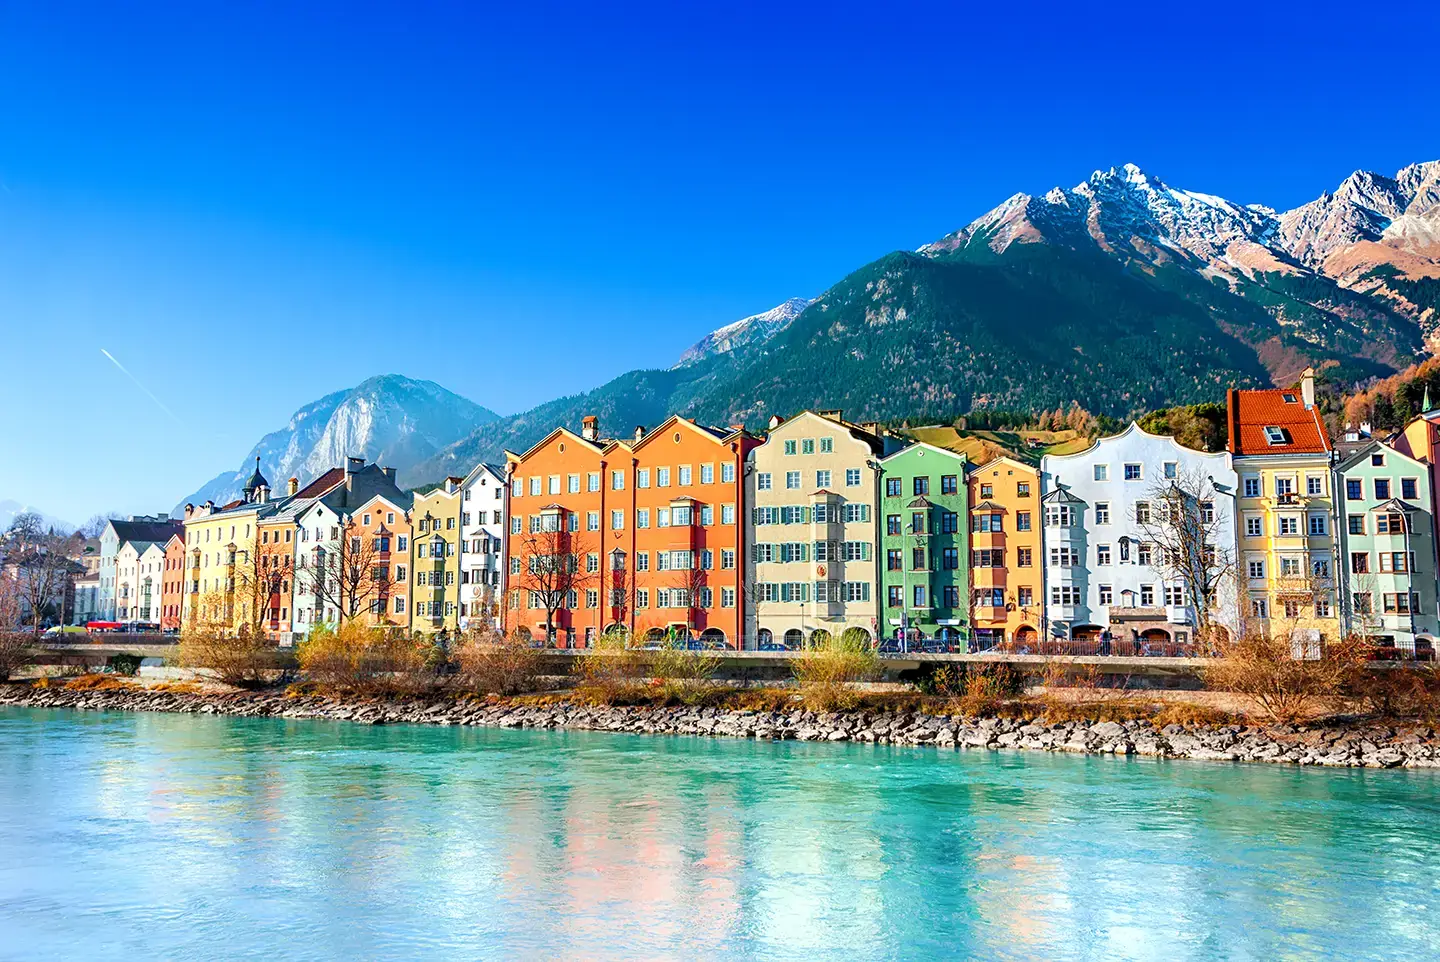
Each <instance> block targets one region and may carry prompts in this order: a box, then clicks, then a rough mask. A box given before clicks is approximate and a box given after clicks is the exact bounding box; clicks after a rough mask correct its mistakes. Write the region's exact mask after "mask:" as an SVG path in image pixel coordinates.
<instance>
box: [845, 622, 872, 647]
mask: <svg viewBox="0 0 1440 962" xmlns="http://www.w3.org/2000/svg"><path fill="white" fill-rule="evenodd" d="M840 645H841V647H843V648H845V649H846V650H848V651H864V650H866V649H868V648H869V647H870V645H871V639H870V632H868V631H866V630H865V629H864V628H859V627H855V628H846V629H845V630H844V631H843V632H841V634H840Z"/></svg>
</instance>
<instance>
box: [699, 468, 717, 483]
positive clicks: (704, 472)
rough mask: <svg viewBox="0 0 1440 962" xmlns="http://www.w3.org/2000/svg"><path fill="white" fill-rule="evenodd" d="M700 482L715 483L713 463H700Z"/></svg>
mask: <svg viewBox="0 0 1440 962" xmlns="http://www.w3.org/2000/svg"><path fill="white" fill-rule="evenodd" d="M700 483H701V484H714V483H715V465H713V464H702V465H700Z"/></svg>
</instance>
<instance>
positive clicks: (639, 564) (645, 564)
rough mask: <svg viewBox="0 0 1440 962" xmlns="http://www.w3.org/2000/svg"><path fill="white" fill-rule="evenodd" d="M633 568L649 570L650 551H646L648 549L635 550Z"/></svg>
mask: <svg viewBox="0 0 1440 962" xmlns="http://www.w3.org/2000/svg"><path fill="white" fill-rule="evenodd" d="M635 570H636V571H649V570H650V552H648V551H637V552H635Z"/></svg>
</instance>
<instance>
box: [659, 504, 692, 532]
mask: <svg viewBox="0 0 1440 962" xmlns="http://www.w3.org/2000/svg"><path fill="white" fill-rule="evenodd" d="M661 510H662V511H663V510H664V509H663V508H662V509H661ZM694 514H695V511H694V509H693V508H691V507H690V505H688V504H679V505H676V506H675V507H673V508H671V509H670V523H671V524H673V525H674V526H675V527H677V528H688V527H690V525H691V524H692V523H693V522H694Z"/></svg>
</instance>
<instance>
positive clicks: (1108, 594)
mask: <svg viewBox="0 0 1440 962" xmlns="http://www.w3.org/2000/svg"><path fill="white" fill-rule="evenodd" d="M1099 595H1100V604H1102V605H1113V604H1114V603H1115V589H1114V587H1112V586H1111V585H1101V586H1100V590H1099Z"/></svg>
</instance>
